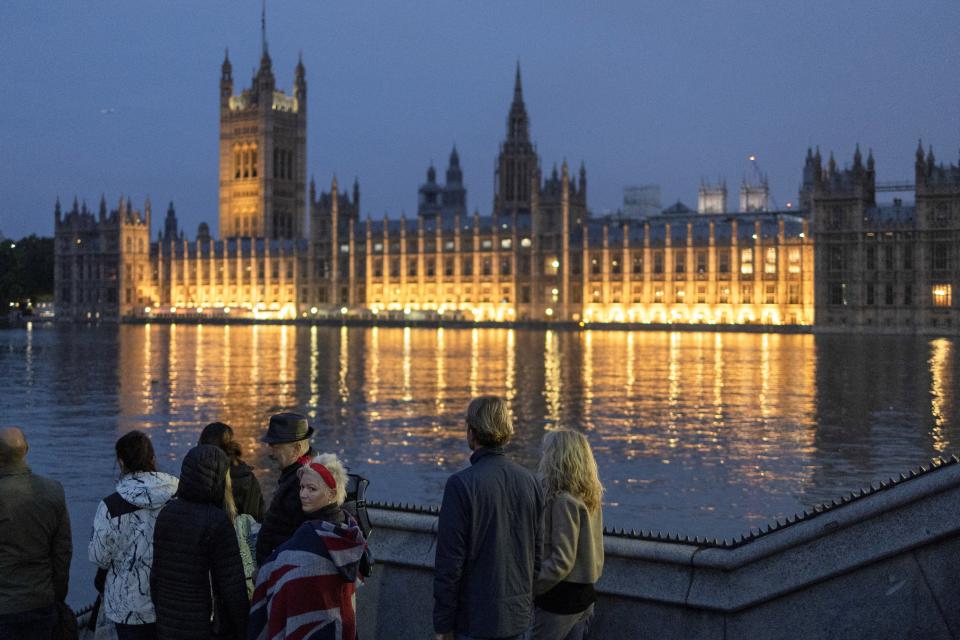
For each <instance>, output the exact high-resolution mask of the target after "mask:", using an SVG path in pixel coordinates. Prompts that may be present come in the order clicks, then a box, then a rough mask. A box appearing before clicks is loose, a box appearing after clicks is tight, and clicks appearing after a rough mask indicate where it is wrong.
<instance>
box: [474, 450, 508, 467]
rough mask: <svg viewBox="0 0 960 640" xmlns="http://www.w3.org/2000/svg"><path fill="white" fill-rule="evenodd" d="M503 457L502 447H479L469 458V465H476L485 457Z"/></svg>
mask: <svg viewBox="0 0 960 640" xmlns="http://www.w3.org/2000/svg"><path fill="white" fill-rule="evenodd" d="M502 455H505V454H504V452H503V447H479V448H478V449H476V450H475V451H474V452H473V455H471V456H470V464H477V462H479V461H480V459H482V458H486V457H487V456H502Z"/></svg>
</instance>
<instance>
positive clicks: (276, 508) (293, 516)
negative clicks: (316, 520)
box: [257, 413, 317, 565]
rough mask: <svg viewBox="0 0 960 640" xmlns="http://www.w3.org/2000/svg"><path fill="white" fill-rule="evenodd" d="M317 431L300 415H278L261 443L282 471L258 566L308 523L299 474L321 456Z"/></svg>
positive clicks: (265, 525)
mask: <svg viewBox="0 0 960 640" xmlns="http://www.w3.org/2000/svg"><path fill="white" fill-rule="evenodd" d="M311 436H313V427H311V426H310V424H309V422H308V421H307V418H306V417H305V416H302V415H300V414H299V413H277V414H275V415H272V416H270V423H269V425H268V426H267V433H266V435H265V436H263V438H261V439H260V442H264V443H266V444H267V445H268V446H269V447H270V459H271V460H273V461H274V462H275V463H276V464H277V467H278V468H279V469H280V478H279V479H278V480H277V490H276V491H275V492H274V494H273V499H272V500H270V507H269V508H268V509H267V512H266V514H264V516H263V525H262V526H261V527H260V534H259V535H258V536H257V565H261V564H263V562H264V561H265V560H266V559H267V558H268V557H270V554H271V553H273V550H274V549H276V548H277V547H279V546H280V545H281V544H283V543H284V542H286V541H287V540H288V539H289V538H290V536H292V535H293V532H294V531H296V530H297V527H299V526H300V525H301V524H303V523H304V522H305V521H306V516H305V515H304V513H303V509H301V507H300V480H299V479H298V478H297V470H298V469H299V468H300V467H301V465H302V464H303V461H306V460H309V459H310V458H312V457H313V456H315V455H317V452H316V451H314V450H313V448H312V447H311V446H310V437H311Z"/></svg>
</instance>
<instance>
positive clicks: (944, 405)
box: [930, 338, 954, 453]
mask: <svg viewBox="0 0 960 640" xmlns="http://www.w3.org/2000/svg"><path fill="white" fill-rule="evenodd" d="M952 361H953V343H952V342H951V341H950V340H946V339H943V338H940V339H938V340H933V341H931V342H930V374H931V375H930V377H931V380H930V413H931V414H932V415H933V426H932V428H931V430H930V435H931V437H932V438H933V447H934V449H936V450H937V451H938V452H940V453H943V452H944V451H946V450H947V448H948V447H949V446H950V442H949V440H948V439H947V438H946V435H945V427H946V424H947V420H948V416H949V415H950V413H951V410H952V406H951V405H952V404H953V394H954V382H953V379H952V376H951V372H952V370H953V362H952Z"/></svg>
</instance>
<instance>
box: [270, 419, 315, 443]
mask: <svg viewBox="0 0 960 640" xmlns="http://www.w3.org/2000/svg"><path fill="white" fill-rule="evenodd" d="M312 435H313V427H311V426H310V424H309V423H308V422H307V418H306V416H302V415H300V414H299V413H277V414H274V415H272V416H270V426H269V427H267V435H265V436H263V437H262V438H260V442H266V443H267V444H284V443H286V442H299V441H300V440H306V439H307V438H309V437H310V436H312Z"/></svg>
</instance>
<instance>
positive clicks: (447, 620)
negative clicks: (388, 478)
mask: <svg viewBox="0 0 960 640" xmlns="http://www.w3.org/2000/svg"><path fill="white" fill-rule="evenodd" d="M466 423H467V424H466V426H467V446H469V447H470V449H471V450H472V451H473V455H472V456H470V465H471V466H470V467H468V468H466V469H463V470H462V471H459V472H457V473H455V474H453V475H452V476H450V478H449V479H448V480H447V485H446V488H445V489H444V491H443V504H442V506H441V508H440V522H439V525H438V531H437V556H436V563H435V569H436V572H435V575H434V580H433V600H434V604H433V627H434V631H435V632H436V637H437V640H454V639H456V640H470V639H472V638H504V639H520V638H523V637H525V635H526V633H527V630H528V629H529V628H530V621H531V614H532V611H533V584H534V580H535V578H536V576H537V573H538V572H539V570H540V554H541V545H542V541H543V531H542V520H541V514H542V511H543V490H542V488H541V486H540V483H539V482H538V481H537V479H536V477H534V475H533V474H532V473H530V472H529V471H527V470H526V469H524V468H523V467H521V466H520V465H518V464H516V463H514V462H512V461H511V460H510V459H509V458H507V456H506V455H504V451H503V447H504V445H506V444H507V442H509V440H510V438H511V437H512V436H513V424H512V422H511V418H510V411H509V409H508V408H507V403H506V402H505V401H504V400H503V399H502V398H497V397H494V396H484V397H480V398H477V399H475V400H473V402H471V403H470V406H469V407H468V408H467V420H466Z"/></svg>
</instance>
